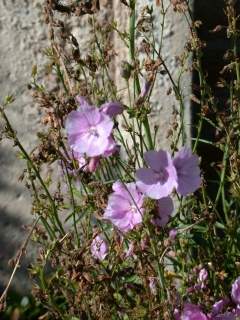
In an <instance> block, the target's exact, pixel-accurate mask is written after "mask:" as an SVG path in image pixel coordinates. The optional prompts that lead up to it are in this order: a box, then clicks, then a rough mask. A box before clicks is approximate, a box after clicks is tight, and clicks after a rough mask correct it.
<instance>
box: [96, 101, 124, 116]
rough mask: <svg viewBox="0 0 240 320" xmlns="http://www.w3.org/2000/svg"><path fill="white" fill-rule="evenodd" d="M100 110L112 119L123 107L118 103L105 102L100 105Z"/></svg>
mask: <svg viewBox="0 0 240 320" xmlns="http://www.w3.org/2000/svg"><path fill="white" fill-rule="evenodd" d="M100 110H101V111H102V112H103V113H105V114H107V115H108V116H109V117H111V118H114V117H116V116H117V115H118V114H121V113H122V112H123V106H122V105H121V103H119V102H114V101H113V102H106V103H104V104H102V105H101V107H100Z"/></svg>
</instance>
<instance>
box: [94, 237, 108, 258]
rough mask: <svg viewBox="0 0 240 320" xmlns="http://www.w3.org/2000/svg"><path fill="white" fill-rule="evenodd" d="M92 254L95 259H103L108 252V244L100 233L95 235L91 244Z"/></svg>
mask: <svg viewBox="0 0 240 320" xmlns="http://www.w3.org/2000/svg"><path fill="white" fill-rule="evenodd" d="M91 253H92V256H93V257H94V258H95V259H97V260H100V261H102V260H104V259H105V258H106V256H107V254H108V245H107V243H106V241H105V240H104V238H103V237H102V235H97V236H96V237H95V238H94V239H93V241H92V244H91Z"/></svg>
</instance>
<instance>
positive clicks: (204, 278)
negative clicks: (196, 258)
mask: <svg viewBox="0 0 240 320" xmlns="http://www.w3.org/2000/svg"><path fill="white" fill-rule="evenodd" d="M207 278H208V272H207V270H206V269H205V268H202V269H201V270H200V272H199V275H198V283H199V284H200V288H201V289H204V288H205V287H206V285H205V282H206V281H207Z"/></svg>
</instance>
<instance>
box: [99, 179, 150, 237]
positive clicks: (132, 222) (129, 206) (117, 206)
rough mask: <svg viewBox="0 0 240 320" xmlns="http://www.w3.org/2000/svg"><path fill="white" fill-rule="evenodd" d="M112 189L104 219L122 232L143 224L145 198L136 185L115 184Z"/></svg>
mask: <svg viewBox="0 0 240 320" xmlns="http://www.w3.org/2000/svg"><path fill="white" fill-rule="evenodd" d="M112 188H113V191H114V192H113V193H112V194H111V195H110V196H109V199H108V205H107V208H106V210H105V212H104V216H103V217H104V218H105V219H107V220H110V221H111V222H112V223H113V224H114V225H115V226H116V227H117V228H118V229H119V230H120V231H122V232H128V231H129V230H132V229H133V228H134V227H135V226H136V225H137V224H139V223H141V222H142V215H143V199H144V196H143V194H142V193H141V192H140V191H139V190H138V188H137V186H136V184H135V183H127V184H126V185H124V184H123V183H121V182H115V183H114V184H113V187H112Z"/></svg>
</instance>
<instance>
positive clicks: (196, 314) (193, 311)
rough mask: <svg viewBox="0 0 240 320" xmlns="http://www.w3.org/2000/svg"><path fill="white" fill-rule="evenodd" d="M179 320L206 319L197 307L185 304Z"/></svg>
mask: <svg viewBox="0 0 240 320" xmlns="http://www.w3.org/2000/svg"><path fill="white" fill-rule="evenodd" d="M180 320H208V317H207V316H206V315H205V314H204V313H203V312H202V311H201V309H200V307H199V306H197V305H195V304H191V303H185V304H184V309H183V312H182V314H181V317H180Z"/></svg>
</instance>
